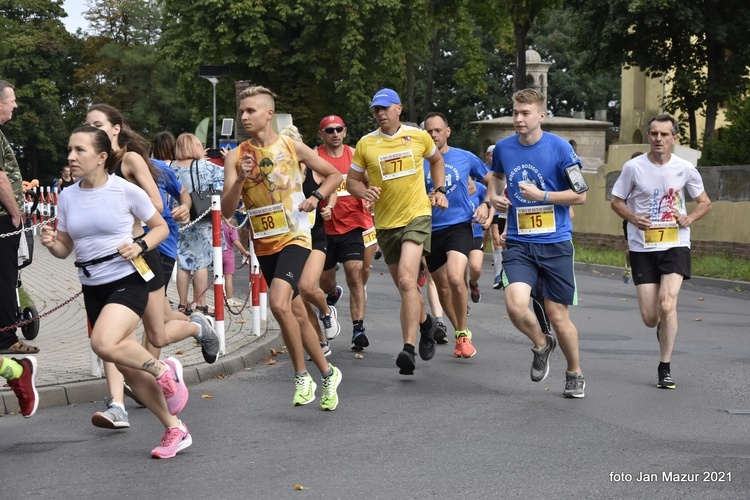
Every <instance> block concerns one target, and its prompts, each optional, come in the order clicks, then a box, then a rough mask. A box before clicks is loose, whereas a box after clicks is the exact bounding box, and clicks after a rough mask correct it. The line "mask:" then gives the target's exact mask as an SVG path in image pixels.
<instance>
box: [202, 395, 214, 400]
mask: <svg viewBox="0 0 750 500" xmlns="http://www.w3.org/2000/svg"><path fill="white" fill-rule="evenodd" d="M201 397H202V398H203V399H213V397H214V395H213V394H201Z"/></svg>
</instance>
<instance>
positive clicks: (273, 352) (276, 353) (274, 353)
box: [271, 349, 286, 356]
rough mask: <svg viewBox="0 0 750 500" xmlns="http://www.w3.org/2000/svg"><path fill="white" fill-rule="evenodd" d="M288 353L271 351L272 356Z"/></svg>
mask: <svg viewBox="0 0 750 500" xmlns="http://www.w3.org/2000/svg"><path fill="white" fill-rule="evenodd" d="M284 352H286V351H279V350H277V349H271V356H278V355H279V354H284Z"/></svg>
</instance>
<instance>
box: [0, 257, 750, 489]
mask: <svg viewBox="0 0 750 500" xmlns="http://www.w3.org/2000/svg"><path fill="white" fill-rule="evenodd" d="M491 273H492V271H491V267H490V265H489V260H488V261H487V262H486V265H485V276H484V277H483V281H482V282H481V285H480V286H481V288H482V291H483V298H482V302H481V303H480V304H476V305H475V304H472V309H471V317H470V318H469V326H470V328H471V329H472V331H473V332H474V339H475V340H474V344H475V346H476V347H477V350H478V354H477V356H475V357H474V358H472V359H470V360H460V359H456V358H454V357H453V356H452V346H450V345H445V346H438V354H437V355H436V357H435V358H434V359H433V360H432V361H430V362H424V361H421V360H418V361H417V371H416V374H415V375H414V376H413V377H404V376H400V375H398V369H397V368H396V366H395V356H396V354H397V353H398V352H399V351H400V349H401V345H402V342H401V336H400V333H399V328H400V327H399V323H398V307H399V301H398V295H397V294H396V290H395V287H394V286H393V284H392V283H391V281H390V278H389V277H388V276H387V274H385V267H384V265H383V263H382V261H380V262H376V264H375V269H373V273H372V277H371V281H370V284H369V285H368V287H367V289H368V296H369V297H368V312H367V319H366V326H367V331H368V335H369V337H370V341H371V346H370V347H369V348H368V349H367V350H366V351H365V352H364V359H355V358H354V354H353V352H352V351H350V349H349V336H348V334H349V331H350V329H349V327H348V324H349V316H348V296H345V298H344V299H343V301H342V307H340V311H341V314H340V318H341V323H342V326H343V328H342V330H343V332H342V335H341V337H339V338H338V339H336V340H334V341H333V347H334V353H333V355H332V358H331V361H332V362H333V363H334V364H335V365H337V366H338V367H340V368H341V370H342V372H343V375H344V379H343V382H342V384H341V387H340V388H339V394H340V398H341V402H340V405H339V408H338V409H337V410H336V411H335V412H333V413H328V412H322V411H320V409H319V407H318V406H317V403H318V401H317V400H316V401H315V402H314V403H313V404H311V405H309V406H306V407H298V408H294V407H292V405H291V401H292V391H293V384H292V369H291V364H290V363H289V360H288V357H287V356H286V355H283V354H282V355H280V356H278V357H277V358H275V359H276V360H277V361H278V362H277V364H274V365H266V364H260V365H258V366H256V367H253V368H252V369H250V370H247V371H244V372H242V373H238V374H234V375H232V376H229V377H226V378H223V379H215V380H211V381H209V382H206V383H203V384H201V385H198V386H194V387H192V388H191V390H190V401H189V403H188V406H187V408H186V410H185V411H184V412H183V414H182V415H181V418H183V420H184V421H185V423H186V424H187V425H188V426H189V428H190V430H191V433H192V435H193V445H192V447H190V448H189V449H187V450H186V451H185V452H183V453H181V454H180V455H178V456H177V457H176V458H174V459H170V460H153V459H150V458H149V451H150V450H151V448H153V447H154V446H156V445H157V444H158V441H159V438H160V436H161V432H162V429H161V428H160V425H159V423H158V422H157V421H156V419H155V418H153V417H152V416H151V415H150V414H149V413H148V411H147V410H145V409H139V408H129V411H130V421H131V424H132V427H131V428H130V429H129V430H126V431H117V432H114V431H107V430H103V429H97V428H94V427H92V426H91V424H90V416H91V414H92V413H93V412H94V411H96V410H98V409H100V408H101V403H100V402H97V403H91V404H83V405H78V406H75V407H72V406H69V407H60V408H51V409H45V410H43V411H40V412H38V413H37V415H36V416H35V417H34V418H33V419H31V420H26V419H23V418H20V417H18V416H8V417H4V418H1V419H0V435H1V436H2V438H0V456H2V457H3V465H2V467H0V492H1V494H0V496H1V497H2V498H8V499H14V500H17V499H26V498H34V499H37V498H55V499H68V498H115V497H121V496H127V497H130V498H142V497H146V496H148V497H156V498H164V499H172V498H186V499H192V498H208V497H209V496H210V497H213V498H221V499H234V498H237V499H240V498H253V499H254V498H258V499H276V498H280V499H287V498H303V497H304V498H307V499H354V498H359V499H381V498H382V499H392V498H415V499H420V498H446V499H454V498H467V499H486V498H608V499H609V498H612V499H615V498H628V499H630V498H648V499H651V498H659V497H663V498H701V499H706V498H708V499H714V498H744V497H746V495H747V491H748V487H750V461H749V460H748V458H750V447H749V446H748V444H750V437H748V436H749V435H750V433H748V430H750V415H747V414H744V415H743V414H738V413H730V412H729V411H727V410H742V409H744V410H748V411H750V391H748V387H747V380H748V376H749V375H750V362H748V360H749V359H750V356H749V355H750V343H748V342H747V336H748V324H750V312H748V310H749V308H748V305H750V301H748V298H747V295H746V294H732V293H723V294H713V293H712V291H710V290H702V289H700V288H697V289H695V288H692V287H689V288H685V289H684V290H683V292H682V294H681V296H680V300H679V309H678V315H679V320H680V331H679V335H678V343H677V347H676V351H675V354H674V357H673V360H672V373H673V376H674V378H675V381H676V383H677V389H676V390H672V391H669V390H659V389H656V387H655V385H656V367H657V365H658V347H657V343H656V338H655V335H654V330H653V329H646V328H645V327H643V325H642V323H641V321H640V316H639V314H638V312H637V303H636V300H635V288H634V287H633V286H632V285H624V284H623V283H622V282H621V281H620V280H619V279H617V278H614V279H613V278H609V277H603V276H601V275H594V274H590V273H578V276H577V277H578V285H579V293H580V305H579V306H578V307H575V308H573V309H572V317H573V319H574V322H575V323H576V324H577V326H578V329H579V334H580V344H581V359H582V367H583V371H584V375H585V377H586V382H587V386H586V398H585V399H582V400H568V399H564V398H562V396H561V394H562V390H563V385H564V369H565V364H564V358H563V356H562V354H561V352H560V351H559V349H558V350H557V351H555V353H554V354H553V355H552V361H551V366H552V370H551V373H550V377H549V378H548V379H547V380H546V381H544V382H542V383H533V382H531V381H530V379H529V368H530V364H531V358H532V356H531V352H530V350H529V348H530V344H529V342H528V341H527V340H526V339H525V337H523V336H522V335H521V334H520V333H518V332H517V331H515V329H514V328H513V327H512V325H511V323H510V321H509V320H508V319H507V317H505V308H504V303H503V298H502V292H500V291H495V290H492V289H491V288H490V286H489V283H490V282H491ZM340 279H341V280H342V281H343V276H342V274H341V273H340ZM344 303H346V304H344ZM310 367H311V368H312V365H311V366H310ZM313 370H314V369H313ZM311 372H312V373H313V375H314V376H315V377H316V378H318V374H317V373H315V372H314V371H311ZM319 393H320V388H319V389H318V394H319ZM203 396H212V397H203ZM643 477H646V478H647V479H652V481H642V480H641V481H639V479H641V478H643ZM680 480H682V481H680ZM720 480H723V481H720ZM295 485H300V486H302V487H303V488H305V489H304V490H303V491H298V490H295Z"/></svg>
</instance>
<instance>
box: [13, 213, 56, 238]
mask: <svg viewBox="0 0 750 500" xmlns="http://www.w3.org/2000/svg"><path fill="white" fill-rule="evenodd" d="M56 220H57V215H55V216H54V217H52V218H50V219H47V220H46V221H43V222H40V223H38V224H34V225H33V226H29V227H24V228H21V229H19V230H18V231H13V232H12V233H5V234H0V238H8V237H10V236H15V235H17V234H21V233H24V232H26V231H36V230H37V229H38V228H41V227H42V226H43V225H45V224H51V223H52V222H55V221H56Z"/></svg>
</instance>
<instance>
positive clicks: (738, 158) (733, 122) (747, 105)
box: [700, 88, 750, 166]
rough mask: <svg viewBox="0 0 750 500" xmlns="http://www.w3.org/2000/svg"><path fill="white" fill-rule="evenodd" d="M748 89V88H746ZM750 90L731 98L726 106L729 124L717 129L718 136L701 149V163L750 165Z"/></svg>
mask: <svg viewBox="0 0 750 500" xmlns="http://www.w3.org/2000/svg"><path fill="white" fill-rule="evenodd" d="M747 90H748V91H750V88H748V89H747ZM748 96H750V92H745V94H744V96H743V97H742V98H732V99H730V100H729V103H728V105H727V108H726V117H727V120H729V122H730V125H728V126H726V127H723V128H721V129H719V133H718V136H717V138H716V139H715V140H713V141H711V142H710V143H709V144H708V145H707V147H706V148H704V150H703V156H702V157H701V159H700V164H701V165H702V166H703V165H750V97H748Z"/></svg>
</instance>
